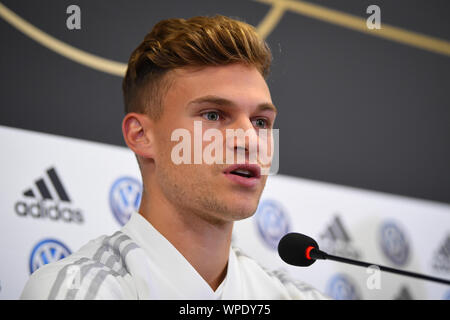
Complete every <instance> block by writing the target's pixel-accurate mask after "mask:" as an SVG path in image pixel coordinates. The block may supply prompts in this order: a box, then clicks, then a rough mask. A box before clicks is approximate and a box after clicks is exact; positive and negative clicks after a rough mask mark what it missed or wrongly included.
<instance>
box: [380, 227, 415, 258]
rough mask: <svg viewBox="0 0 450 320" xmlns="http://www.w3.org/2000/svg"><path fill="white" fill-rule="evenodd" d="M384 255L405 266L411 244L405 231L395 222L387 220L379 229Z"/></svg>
mask: <svg viewBox="0 0 450 320" xmlns="http://www.w3.org/2000/svg"><path fill="white" fill-rule="evenodd" d="M379 237H380V246H381V250H382V251H383V253H384V255H385V256H386V257H387V258H388V259H389V261H391V262H392V263H393V264H395V265H397V266H404V265H405V264H406V262H407V260H408V257H409V244H408V241H407V238H406V235H405V233H404V232H403V231H402V229H400V227H399V226H398V225H397V224H395V223H393V222H385V223H384V224H383V225H382V226H381V228H380V231H379Z"/></svg>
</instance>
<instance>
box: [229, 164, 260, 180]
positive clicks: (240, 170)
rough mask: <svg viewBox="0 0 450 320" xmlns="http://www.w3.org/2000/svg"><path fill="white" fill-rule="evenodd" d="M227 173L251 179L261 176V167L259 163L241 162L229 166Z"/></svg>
mask: <svg viewBox="0 0 450 320" xmlns="http://www.w3.org/2000/svg"><path fill="white" fill-rule="evenodd" d="M225 173H226V174H231V175H236V176H239V177H243V178H247V179H250V178H259V177H260V176H261V169H260V167H259V166H258V165H251V164H241V165H233V166H230V167H228V168H227V169H226V170H225Z"/></svg>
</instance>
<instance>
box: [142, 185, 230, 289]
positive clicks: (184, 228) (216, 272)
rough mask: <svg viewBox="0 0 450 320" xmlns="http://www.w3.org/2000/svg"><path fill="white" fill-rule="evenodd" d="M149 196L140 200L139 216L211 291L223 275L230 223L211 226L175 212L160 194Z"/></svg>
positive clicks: (200, 220) (189, 214)
mask: <svg viewBox="0 0 450 320" xmlns="http://www.w3.org/2000/svg"><path fill="white" fill-rule="evenodd" d="M152 195H153V196H152V200H151V201H147V200H146V197H143V198H142V202H141V206H140V208H139V212H140V214H141V215H142V216H143V217H144V218H145V219H147V221H149V222H150V223H151V224H152V225H153V227H155V228H156V229H157V230H158V231H159V232H160V233H161V234H162V235H163V236H164V237H165V238H166V239H167V240H168V241H169V242H170V243H171V244H172V245H173V246H174V247H175V248H176V249H177V250H178V251H179V252H180V253H181V254H182V255H183V256H184V257H185V258H186V260H187V261H188V262H189V263H190V264H191V265H192V266H193V267H194V269H195V270H196V271H197V272H198V273H199V274H200V276H201V277H202V278H203V279H204V280H205V281H206V282H207V283H208V284H209V286H210V287H211V288H212V289H213V290H214V291H215V290H216V289H217V287H218V286H219V285H220V284H221V283H222V281H223V279H224V278H225V276H226V273H227V263H228V257H229V250H230V244H231V233H232V229H233V222H223V223H213V222H211V221H207V220H205V219H203V218H202V217H201V216H200V215H196V214H195V213H190V212H179V210H177V209H176V208H175V207H174V206H173V205H172V204H171V203H169V202H168V201H167V200H166V199H165V198H164V197H163V196H162V195H161V196H159V197H158V196H155V195H154V194H153V193H152ZM147 199H148V198H147Z"/></svg>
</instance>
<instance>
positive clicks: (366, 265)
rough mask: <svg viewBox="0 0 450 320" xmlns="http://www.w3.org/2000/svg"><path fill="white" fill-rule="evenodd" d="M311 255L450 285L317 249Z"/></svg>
mask: <svg viewBox="0 0 450 320" xmlns="http://www.w3.org/2000/svg"><path fill="white" fill-rule="evenodd" d="M309 255H310V257H311V259H316V260H333V261H338V262H343V263H349V264H353V265H356V266H361V267H370V266H376V267H378V268H380V270H382V271H386V272H391V273H396V274H401V275H404V276H409V277H413V278H418V279H423V280H429V281H434V282H439V283H443V284H446V285H450V280H445V279H441V278H436V277H431V276H427V275H423V274H419V273H415V272H410V271H404V270H399V269H394V268H390V267H386V266H381V265H379V264H376V263H367V262H362V261H357V260H353V259H348V258H343V257H337V256H333V255H331V254H328V253H326V252H323V251H321V250H319V249H316V248H314V249H312V250H311V251H310V253H309Z"/></svg>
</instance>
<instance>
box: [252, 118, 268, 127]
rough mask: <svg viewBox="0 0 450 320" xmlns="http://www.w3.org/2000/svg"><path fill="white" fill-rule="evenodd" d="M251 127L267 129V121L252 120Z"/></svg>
mask: <svg viewBox="0 0 450 320" xmlns="http://www.w3.org/2000/svg"><path fill="white" fill-rule="evenodd" d="M253 125H254V126H255V127H257V128H262V129H265V128H268V127H269V123H268V121H267V120H266V119H261V118H259V119H256V120H253Z"/></svg>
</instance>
